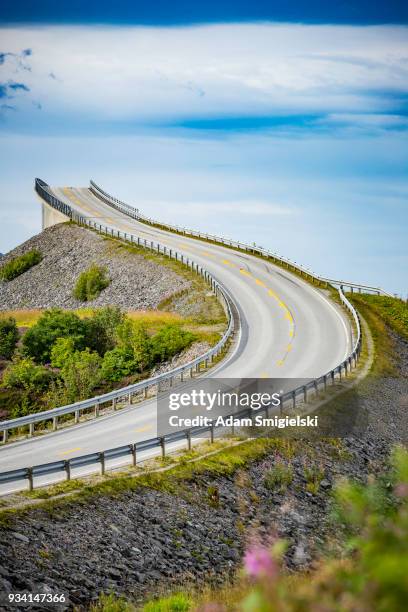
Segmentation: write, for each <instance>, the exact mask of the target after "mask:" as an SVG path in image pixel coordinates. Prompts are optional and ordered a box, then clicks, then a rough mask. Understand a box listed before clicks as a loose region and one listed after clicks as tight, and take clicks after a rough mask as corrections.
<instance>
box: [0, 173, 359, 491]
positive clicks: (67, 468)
mask: <svg viewBox="0 0 408 612" xmlns="http://www.w3.org/2000/svg"><path fill="white" fill-rule="evenodd" d="M35 187H36V191H37V193H39V195H40V196H41V197H42V198H44V200H45V201H46V202H48V203H49V204H50V205H51V206H54V204H55V205H56V206H55V207H56V208H57V209H58V210H61V209H60V208H59V206H66V205H64V204H63V203H62V202H60V201H59V200H58V199H57V198H55V196H53V195H52V194H50V192H49V191H48V189H47V188H48V186H47V185H46V183H44V182H43V181H40V180H39V179H37V180H36V185H35ZM61 212H62V210H61ZM64 214H67V213H65V212H64ZM67 216H69V217H70V218H71V219H73V220H75V221H77V222H78V223H81V224H83V225H85V226H88V227H91V228H93V229H96V230H98V231H102V232H104V233H107V234H109V235H115V236H117V237H119V238H121V237H123V238H124V239H126V240H128V239H129V238H130V241H131V242H135V240H134V237H133V240H132V237H131V236H130V235H129V234H124V233H123V232H119V231H116V232H114V230H112V229H109V228H106V227H105V226H101V225H100V224H98V223H96V222H93V221H90V220H88V219H85V218H84V217H80V216H77V215H76V214H75V213H74V211H73V210H72V209H71V210H70V211H69V214H67ZM101 228H103V229H101ZM128 237H129V238H128ZM137 241H139V242H138V243H139V244H142V245H143V246H146V247H147V248H154V243H153V242H152V243H151V246H150V247H149V246H148V244H147V243H146V241H145V240H144V241H141V242H140V239H139V238H137V240H136V242H137ZM157 246H158V247H159V252H163V253H165V254H167V255H169V253H166V251H160V245H157ZM162 248H163V249H165V247H162ZM173 253H174V252H173ZM187 262H188V260H186V261H184V263H187ZM187 265H188V263H187ZM199 268H201V267H200V266H198V267H197V268H196V269H197V272H198V271H199ZM201 271H202V272H201V273H203V274H204V275H205V276H204V277H205V278H206V279H207V280H208V282H210V283H211V286H212V288H213V290H214V288H215V290H216V291H217V290H218V296H221V295H222V296H223V299H224V306H225V307H226V308H227V309H228V308H229V310H228V313H229V315H228V316H229V325H228V330H227V332H226V333H225V334H224V336H223V338H222V340H221V341H220V342H219V343H218V344H217V345H216V347H214V348H213V349H212V350H211V351H214V354H216V353H215V351H217V350H221V349H222V347H223V346H224V345H225V342H226V341H227V339H228V337H229V336H230V334H231V333H232V331H233V329H234V327H233V325H234V322H233V316H232V311H231V306H230V300H231V303H233V302H232V299H231V297H230V296H229V294H228V293H227V292H226V290H225V289H224V288H223V287H221V285H220V284H219V283H218V281H216V280H215V279H214V278H213V277H212V276H211V275H210V274H209V273H208V272H206V271H205V270H203V269H202V268H201ZM339 296H340V300H341V302H342V303H343V305H344V306H345V308H346V309H348V310H349V311H350V313H351V315H352V317H353V318H354V321H355V326H356V333H355V337H354V342H353V350H352V352H351V354H350V355H349V356H348V357H347V358H346V359H345V360H344V361H342V362H341V363H340V364H339V365H338V366H336V367H335V368H333V369H332V370H330V371H329V372H327V373H326V374H323V375H322V376H320V377H318V378H316V379H313V380H310V381H309V382H308V383H307V384H304V385H301V386H299V387H296V388H295V389H292V390H290V391H287V392H286V393H284V394H283V395H282V396H281V409H282V410H283V409H284V408H285V407H286V406H287V405H289V406H291V407H292V408H295V407H296V405H297V404H298V403H299V399H300V401H301V402H304V403H307V402H308V400H309V395H310V391H312V392H313V393H314V394H315V395H317V394H318V393H319V391H320V390H322V389H323V390H324V391H326V389H327V386H328V385H329V384H331V385H334V384H335V381H336V379H339V380H340V381H341V380H342V376H343V375H344V376H347V374H348V373H350V372H351V370H352V369H353V368H355V367H356V365H357V362H358V359H359V357H360V353H361V347H362V334H361V325H360V318H359V315H358V313H357V311H356V310H355V308H354V307H353V305H352V304H351V302H350V301H349V300H348V299H347V298H346V296H345V295H344V293H343V290H342V287H341V286H340V287H339ZM221 343H223V344H221ZM217 347H219V348H217ZM211 351H208V353H206V354H205V355H203V356H202V357H200V358H198V359H196V360H194V361H193V362H190V364H187V365H185V366H181V367H180V368H177V369H176V370H173V371H172V372H169V373H166V374H162V375H160V376H158V377H154V379H149V380H148V381H143V382H142V383H137V384H136V385H130V386H129V387H125V388H123V389H119V390H117V391H113V392H111V393H107V394H104V395H103V396H99V397H95V398H91V399H89V400H85V401H84V402H77V403H76V404H72V405H70V406H64V407H62V408H55V409H53V410H49V411H46V412H42V413H39V414H37V415H30V416H29V417H22V418H20V419H13V420H12V421H3V423H0V429H2V430H3V432H4V431H7V430H8V429H10V428H13V427H17V426H21V425H24V424H29V426H30V432H31V434H32V433H33V430H32V427H33V425H32V424H33V423H35V422H38V421H39V420H42V421H44V420H45V419H44V415H45V418H46V419H47V420H48V419H50V418H53V419H54V418H57V417H58V416H59V415H61V414H69V413H72V412H75V418H76V420H77V414H78V413H79V411H80V410H81V409H82V410H83V409H84V408H87V407H93V406H94V407H95V413H96V411H97V408H98V407H99V406H100V403H101V401H100V400H101V398H105V399H106V401H108V400H114V399H115V396H116V398H117V397H119V396H120V397H123V396H126V395H127V396H128V397H129V394H130V395H131V394H133V393H135V392H136V389H137V390H140V389H141V388H143V389H144V388H145V387H141V385H147V384H150V385H152V384H158V383H159V382H160V380H168V379H169V378H170V379H171V378H173V380H174V378H175V375H176V374H175V373H176V372H177V373H181V374H182V372H183V371H185V370H186V369H189V368H190V367H192V364H193V367H194V364H196V365H198V364H199V363H202V362H203V359H204V360H205V358H206V355H207V359H209V358H210V357H211ZM191 373H192V372H191ZM153 380H154V381H155V382H154V383H152V381H153ZM269 408H270V406H266V407H265V411H268V410H269ZM249 414H251V410H248V409H246V410H245V411H243V412H242V414H241V413H238V414H235V415H234V416H236V417H238V416H244V415H249ZM54 423H55V422H54ZM5 425H6V429H5ZM206 432H210V436H211V441H213V440H214V427H213V426H209V427H196V428H191V429H186V430H184V431H181V432H175V433H172V434H168V435H166V436H162V437H157V438H151V439H149V440H143V441H141V442H137V443H134V444H129V445H126V446H121V447H118V448H113V449H107V450H104V451H101V452H98V453H92V454H90V455H83V456H80V457H75V458H73V459H67V460H64V461H57V462H53V463H47V464H42V465H37V466H32V467H27V468H20V469H17V470H11V471H8V472H3V473H0V485H1V484H2V483H9V482H18V481H21V480H26V481H28V488H29V490H32V489H33V487H34V484H35V482H34V478H35V477H36V476H43V475H46V474H54V473H64V472H65V475H66V479H67V480H69V479H70V478H71V470H72V469H74V468H75V467H81V466H84V465H95V466H96V465H99V467H100V471H101V473H102V474H104V473H105V469H106V461H107V460H108V459H110V458H118V457H125V456H131V460H132V464H133V465H134V466H135V465H136V460H137V454H138V452H139V453H140V452H141V451H143V450H146V449H152V448H157V449H159V452H160V451H161V454H162V456H163V457H164V456H165V453H166V445H167V444H169V443H172V442H173V443H174V442H175V441H178V440H181V439H183V438H185V439H186V441H187V446H188V448H191V440H192V438H193V437H202V436H203V434H205V433H206ZM4 435H5V434H4V433H3V436H4Z"/></svg>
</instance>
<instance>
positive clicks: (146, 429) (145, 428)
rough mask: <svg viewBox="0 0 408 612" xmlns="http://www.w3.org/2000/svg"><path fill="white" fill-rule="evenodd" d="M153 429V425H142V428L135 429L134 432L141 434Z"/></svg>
mask: <svg viewBox="0 0 408 612" xmlns="http://www.w3.org/2000/svg"><path fill="white" fill-rule="evenodd" d="M151 429H153V425H144V426H143V427H137V428H136V429H135V431H136V432H137V433H143V432H144V431H150V430H151Z"/></svg>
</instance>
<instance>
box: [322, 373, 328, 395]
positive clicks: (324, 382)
mask: <svg viewBox="0 0 408 612" xmlns="http://www.w3.org/2000/svg"><path fill="white" fill-rule="evenodd" d="M323 385H324V391H325V392H326V391H327V376H326V374H325V375H324V376H323Z"/></svg>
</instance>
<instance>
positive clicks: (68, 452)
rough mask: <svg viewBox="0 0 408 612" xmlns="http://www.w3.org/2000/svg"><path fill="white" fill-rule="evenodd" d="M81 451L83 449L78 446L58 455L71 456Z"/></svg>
mask: <svg viewBox="0 0 408 612" xmlns="http://www.w3.org/2000/svg"><path fill="white" fill-rule="evenodd" d="M80 450H81V447H80V446H77V447H76V448H70V449H69V450H66V451H62V452H61V453H58V454H59V455H61V456H64V455H70V454H71V453H76V452H77V451H80Z"/></svg>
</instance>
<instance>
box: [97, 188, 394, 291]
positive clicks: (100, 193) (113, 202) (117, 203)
mask: <svg viewBox="0 0 408 612" xmlns="http://www.w3.org/2000/svg"><path fill="white" fill-rule="evenodd" d="M89 189H90V191H91V192H92V193H93V194H94V195H96V196H97V197H98V198H99V199H101V200H103V201H104V202H105V203H106V204H108V205H109V206H111V207H113V208H116V210H119V211H120V212H122V213H124V214H126V215H128V216H129V217H132V218H133V219H136V220H137V221H141V222H142V223H148V224H149V225H154V226H155V227H158V228H161V229H165V230H169V231H171V232H176V233H178V234H183V235H184V236H192V237H193V238H199V239H200V240H207V241H211V242H215V243H218V244H221V245H223V246H228V247H232V248H234V249H239V250H241V251H245V252H247V253H252V254H254V255H259V256H261V257H266V258H268V259H271V260H272V261H276V262H279V263H280V264H282V265H283V266H286V267H287V268H288V269H292V270H293V271H296V272H298V274H300V275H301V276H304V277H305V278H310V279H311V280H315V281H316V282H317V283H322V284H326V285H335V286H336V287H341V288H343V287H350V290H351V291H353V289H357V290H360V291H363V292H365V293H367V292H368V293H375V294H378V295H386V296H389V297H394V296H393V295H392V294H391V293H387V292H386V291H384V289H381V288H380V287H372V286H370V285H360V284H358V283H353V282H350V281H343V280H336V279H331V278H325V277H323V276H319V275H317V274H315V273H314V272H312V271H311V270H309V269H308V268H305V267H304V266H302V265H300V264H298V263H296V262H295V261H291V260H290V259H288V258H286V257H282V256H281V255H278V254H277V253H274V252H272V251H269V250H268V249H263V248H262V247H259V246H256V245H255V244H254V245H249V244H246V243H245V242H240V241H236V240H232V239H229V238H222V237H220V236H216V235H214V234H205V233H203V232H200V231H197V230H192V229H188V228H186V227H181V226H179V225H170V224H168V223H163V222H161V221H157V220H155V219H152V218H150V217H147V216H146V215H143V214H142V213H141V212H140V211H139V210H138V209H137V208H134V207H133V206H130V205H129V204H125V202H121V200H118V199H117V198H114V197H112V196H111V195H109V194H108V193H107V192H106V191H104V190H103V189H101V187H99V186H98V185H97V184H96V183H95V182H94V181H92V180H91V181H90V188H89Z"/></svg>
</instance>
